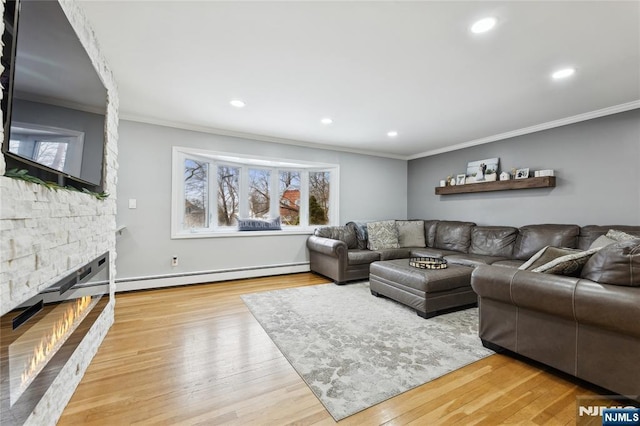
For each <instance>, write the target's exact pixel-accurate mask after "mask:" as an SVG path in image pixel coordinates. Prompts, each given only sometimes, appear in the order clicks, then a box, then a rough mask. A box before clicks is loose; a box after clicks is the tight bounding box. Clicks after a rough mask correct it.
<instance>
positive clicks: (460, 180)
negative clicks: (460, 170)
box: [456, 174, 467, 185]
mask: <svg viewBox="0 0 640 426" xmlns="http://www.w3.org/2000/svg"><path fill="white" fill-rule="evenodd" d="M466 177H467V175H465V174H461V175H458V176H456V185H464V184H465V179H466Z"/></svg>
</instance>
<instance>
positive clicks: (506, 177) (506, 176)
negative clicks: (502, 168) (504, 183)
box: [500, 172, 511, 180]
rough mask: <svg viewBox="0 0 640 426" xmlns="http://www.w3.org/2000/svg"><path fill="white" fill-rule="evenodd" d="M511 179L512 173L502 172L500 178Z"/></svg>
mask: <svg viewBox="0 0 640 426" xmlns="http://www.w3.org/2000/svg"><path fill="white" fill-rule="evenodd" d="M509 179H511V175H510V174H509V173H507V172H502V173H500V180H509Z"/></svg>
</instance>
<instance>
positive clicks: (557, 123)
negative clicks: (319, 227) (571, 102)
mask: <svg viewBox="0 0 640 426" xmlns="http://www.w3.org/2000/svg"><path fill="white" fill-rule="evenodd" d="M637 108H640V99H638V100H635V101H631V102H627V103H624V104H620V105H614V106H612V107H608V108H602V109H599V110H595V111H591V112H586V113H584V114H578V115H574V116H571V117H565V118H561V119H559V120H553V121H549V122H546V123H541V124H536V125H535V126H530V127H524V128H522V129H518V130H513V131H511V132H505V133H500V134H497V135H493V136H487V137H485V138H480V139H475V140H472V141H468V142H463V143H459V144H456V145H452V146H448V147H444V148H439V149H434V150H430V151H425V152H421V153H418V154H414V155H408V156H403V155H393V154H389V153H384V152H375V151H366V150H358V149H350V148H343V147H340V146H334V145H325V144H321V143H311V142H302V141H296V140H292V139H285V138H276V137H272V136H264V135H257V134H253V133H243V132H234V131H231V130H222V129H215V128H211V127H206V126H197V125H192V124H187V123H178V122H174V121H169V120H161V119H155V118H151V117H143V116H138V115H135V114H127V113H121V114H120V119H121V120H128V121H135V122H139V123H146V124H154V125H158V126H164V127H171V128H175V129H182V130H190V131H194V132H201V133H209V134H213V135H218V136H230V137H234V138H243V139H250V140H257V141H263V142H272V143H279V144H284V145H294V146H302V147H306V148H316V149H326V150H331V151H339V152H349V153H352V154H362V155H371V156H374V157H384V158H392V159H396V160H405V161H409V160H416V159H418V158H423V157H430V156H433V155H438V154H444V153H445V152H451V151H457V150H459V149H463V148H469V147H472V146H477V145H483V144H487V143H491V142H496V141H499V140H504V139H509V138H514V137H516V136H522V135H526V134H529V133H535V132H539V131H542V130H548V129H553V128H555V127H561V126H566V125H568V124H574V123H579V122H581V121H587V120H592V119H594V118H599V117H604V116H607V115H612V114H617V113H620V112H625V111H630V110H633V109H637Z"/></svg>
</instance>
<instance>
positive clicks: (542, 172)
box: [533, 170, 556, 177]
mask: <svg viewBox="0 0 640 426" xmlns="http://www.w3.org/2000/svg"><path fill="white" fill-rule="evenodd" d="M533 175H534V176H535V177H543V176H555V175H556V174H555V172H554V171H553V170H536V171H535V172H534V173H533Z"/></svg>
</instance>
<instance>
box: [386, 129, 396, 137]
mask: <svg viewBox="0 0 640 426" xmlns="http://www.w3.org/2000/svg"><path fill="white" fill-rule="evenodd" d="M387 136H389V137H390V138H395V137H396V136H398V132H396V131H395V130H392V131H390V132H387Z"/></svg>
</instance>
